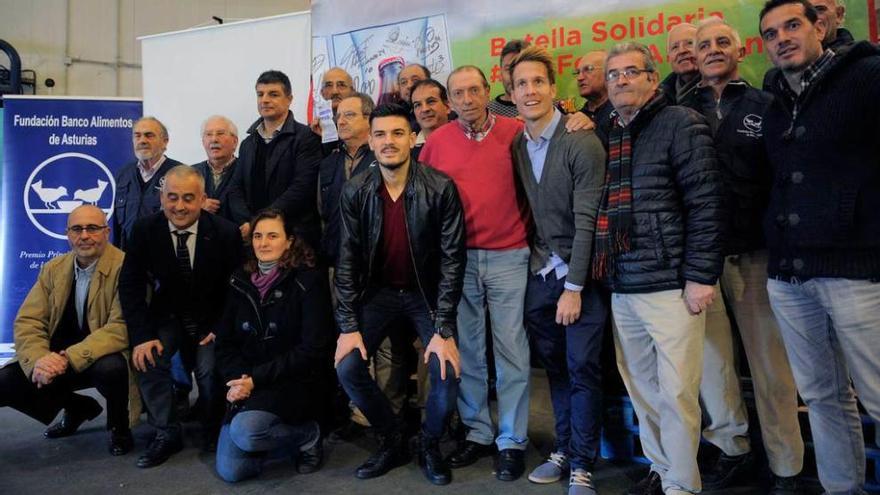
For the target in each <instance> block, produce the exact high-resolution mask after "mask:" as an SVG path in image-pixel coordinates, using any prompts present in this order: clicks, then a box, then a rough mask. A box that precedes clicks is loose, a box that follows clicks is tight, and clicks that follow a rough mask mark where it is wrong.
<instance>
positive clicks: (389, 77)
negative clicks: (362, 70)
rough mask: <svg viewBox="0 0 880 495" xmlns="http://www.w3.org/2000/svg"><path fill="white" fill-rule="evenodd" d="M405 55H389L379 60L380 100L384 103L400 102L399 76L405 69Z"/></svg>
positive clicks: (380, 102) (379, 103)
mask: <svg viewBox="0 0 880 495" xmlns="http://www.w3.org/2000/svg"><path fill="white" fill-rule="evenodd" d="M404 65H405V62H404V60H403V57H400V56H394V57H388V58H386V59H384V60H382V61H381V62H379V101H378V102H377V105H382V104H383V103H398V102H400V91H399V90H398V89H397V76H398V75H399V74H400V71H402V70H403V66H404Z"/></svg>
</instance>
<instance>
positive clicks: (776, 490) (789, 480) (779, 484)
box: [769, 474, 803, 495]
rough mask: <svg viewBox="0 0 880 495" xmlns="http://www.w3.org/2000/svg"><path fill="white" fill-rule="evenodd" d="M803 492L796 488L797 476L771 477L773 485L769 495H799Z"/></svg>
mask: <svg viewBox="0 0 880 495" xmlns="http://www.w3.org/2000/svg"><path fill="white" fill-rule="evenodd" d="M802 493H803V492H802V491H801V489H800V487H799V486H798V478H797V476H785V477H782V476H776V475H775V474H774V475H773V484H772V486H771V488H770V493H769V495H801V494H802Z"/></svg>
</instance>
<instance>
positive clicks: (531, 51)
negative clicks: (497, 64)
mask: <svg viewBox="0 0 880 495" xmlns="http://www.w3.org/2000/svg"><path fill="white" fill-rule="evenodd" d="M523 62H537V63H539V64H541V65H543V66H544V68H545V69H547V79H548V80H549V81H550V84H556V72H555V71H554V70H553V58H552V57H550V53H549V52H548V51H547V50H545V49H543V48H541V47H540V46H529V47H526V49H525V50H523V51H521V52H519V55H517V56H516V58H514V59H513V61H511V62H510V72H509V74H510V79H511V80H513V69H515V68H516V66H517V65H519V64H521V63H523ZM502 70H503V69H502Z"/></svg>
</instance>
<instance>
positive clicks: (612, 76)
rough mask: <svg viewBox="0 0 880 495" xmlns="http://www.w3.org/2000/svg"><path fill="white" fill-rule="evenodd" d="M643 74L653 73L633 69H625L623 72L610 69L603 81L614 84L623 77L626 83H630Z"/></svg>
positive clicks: (647, 70) (648, 70)
mask: <svg viewBox="0 0 880 495" xmlns="http://www.w3.org/2000/svg"><path fill="white" fill-rule="evenodd" d="M644 72H649V73H650V72H654V71H653V70H651V69H636V68H635V67H627V68H626V69H623V70H617V69H612V70H609V71H608V73H606V74H605V80H606V81H608V82H616V81H617V80H618V79H619V78H620V76H623V78H624V79H626V80H627V81H631V80H633V79H635V78H637V77H639V76H640V75H641V74H642V73H644Z"/></svg>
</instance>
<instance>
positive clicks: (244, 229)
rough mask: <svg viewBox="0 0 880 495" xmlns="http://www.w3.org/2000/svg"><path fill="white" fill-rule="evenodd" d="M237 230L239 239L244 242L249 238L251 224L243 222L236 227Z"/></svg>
mask: <svg viewBox="0 0 880 495" xmlns="http://www.w3.org/2000/svg"><path fill="white" fill-rule="evenodd" d="M238 230H240V231H241V238H242V239H244V240H248V237H250V236H251V224H250V222H245V223H243V224H241V225H240V226H239V227H238Z"/></svg>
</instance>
